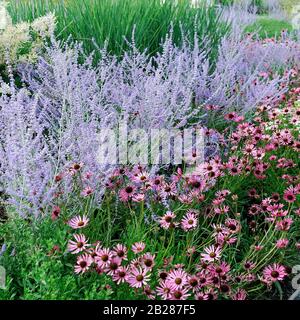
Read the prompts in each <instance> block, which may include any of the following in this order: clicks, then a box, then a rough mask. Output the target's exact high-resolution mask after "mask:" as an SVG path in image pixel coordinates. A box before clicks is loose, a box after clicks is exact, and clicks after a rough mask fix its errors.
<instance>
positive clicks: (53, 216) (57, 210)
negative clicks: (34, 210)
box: [51, 206, 60, 221]
mask: <svg viewBox="0 0 300 320" xmlns="http://www.w3.org/2000/svg"><path fill="white" fill-rule="evenodd" d="M59 214H60V207H58V206H54V207H53V209H52V213H51V219H52V220H53V221H54V220H56V219H57V218H58V216H59Z"/></svg>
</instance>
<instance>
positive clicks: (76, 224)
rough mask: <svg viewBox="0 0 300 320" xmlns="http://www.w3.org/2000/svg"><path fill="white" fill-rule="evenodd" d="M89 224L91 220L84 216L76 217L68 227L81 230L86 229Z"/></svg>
mask: <svg viewBox="0 0 300 320" xmlns="http://www.w3.org/2000/svg"><path fill="white" fill-rule="evenodd" d="M88 223H89V218H88V217H87V216H85V215H83V216H82V217H80V216H76V217H74V218H72V219H71V220H70V221H69V222H68V225H69V226H70V227H71V228H73V229H80V228H84V227H85V226H86V225H87V224H88Z"/></svg>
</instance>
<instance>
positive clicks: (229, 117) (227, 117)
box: [224, 112, 238, 121]
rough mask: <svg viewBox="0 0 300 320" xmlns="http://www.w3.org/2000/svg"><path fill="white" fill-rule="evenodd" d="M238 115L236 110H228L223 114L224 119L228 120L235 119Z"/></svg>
mask: <svg viewBox="0 0 300 320" xmlns="http://www.w3.org/2000/svg"><path fill="white" fill-rule="evenodd" d="M237 117H238V115H237V113H236V112H230V113H227V114H225V116H224V119H225V120H229V121H236V119H237Z"/></svg>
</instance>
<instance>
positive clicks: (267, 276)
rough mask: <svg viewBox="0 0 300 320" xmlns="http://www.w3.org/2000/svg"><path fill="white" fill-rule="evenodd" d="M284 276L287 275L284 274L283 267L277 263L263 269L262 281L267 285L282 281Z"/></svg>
mask: <svg viewBox="0 0 300 320" xmlns="http://www.w3.org/2000/svg"><path fill="white" fill-rule="evenodd" d="M286 275H287V273H286V270H285V267H284V266H281V265H280V264H278V263H274V264H273V265H269V266H267V267H265V268H264V270H263V279H264V280H265V281H266V282H267V283H272V282H276V281H280V280H283V279H284V277H285V276H286Z"/></svg>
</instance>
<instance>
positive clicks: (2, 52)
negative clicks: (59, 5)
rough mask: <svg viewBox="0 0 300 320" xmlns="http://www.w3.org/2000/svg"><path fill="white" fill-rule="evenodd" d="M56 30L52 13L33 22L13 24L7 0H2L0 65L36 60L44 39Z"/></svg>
mask: <svg viewBox="0 0 300 320" xmlns="http://www.w3.org/2000/svg"><path fill="white" fill-rule="evenodd" d="M54 30H55V16H54V15H53V14H52V13H50V14H48V15H46V16H44V17H40V18H38V19H36V20H34V21H33V22H32V23H28V22H21V23H18V24H15V25H14V24H13V23H12V20H11V17H10V16H9V14H8V12H7V9H6V2H3V1H1V2H0V65H4V64H5V63H7V61H9V63H10V64H11V65H15V64H17V63H18V62H21V61H34V60H35V59H36V58H37V53H38V51H39V50H40V48H41V47H42V45H43V43H44V40H45V39H46V38H47V37H51V35H53V34H54Z"/></svg>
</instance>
